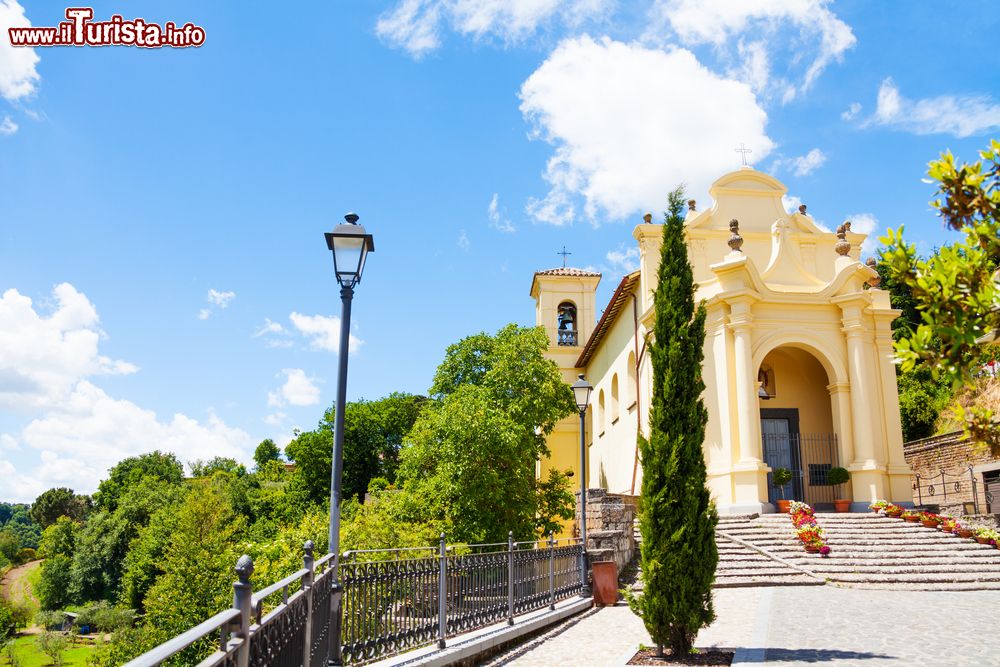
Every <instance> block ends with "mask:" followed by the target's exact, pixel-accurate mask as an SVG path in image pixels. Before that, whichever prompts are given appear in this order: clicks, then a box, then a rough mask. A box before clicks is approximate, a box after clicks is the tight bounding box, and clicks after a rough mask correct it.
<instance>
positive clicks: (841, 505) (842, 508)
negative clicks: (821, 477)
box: [826, 467, 851, 512]
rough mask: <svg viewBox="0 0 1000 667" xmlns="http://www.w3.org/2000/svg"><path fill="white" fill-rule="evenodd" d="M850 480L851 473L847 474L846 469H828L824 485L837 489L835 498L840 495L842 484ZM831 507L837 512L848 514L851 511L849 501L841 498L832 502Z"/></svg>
mask: <svg viewBox="0 0 1000 667" xmlns="http://www.w3.org/2000/svg"><path fill="white" fill-rule="evenodd" d="M850 479H851V473H849V472H847V468H840V467H836V468H830V471H829V472H827V473H826V483H827V484H829V485H830V486H835V487H837V493H836V495H837V496H839V495H840V492H841V490H842V486H843V484H845V483H846V482H847V481H848V480H850ZM833 505H834V507H836V508H837V511H838V512H848V511H850V509H851V501H850V500H845V499H843V498H837V499H836V500H834V501H833Z"/></svg>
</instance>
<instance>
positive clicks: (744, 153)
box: [734, 141, 753, 167]
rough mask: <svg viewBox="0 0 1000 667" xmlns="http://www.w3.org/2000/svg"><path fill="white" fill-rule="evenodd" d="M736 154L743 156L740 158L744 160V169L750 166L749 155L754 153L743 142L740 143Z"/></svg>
mask: <svg viewBox="0 0 1000 667" xmlns="http://www.w3.org/2000/svg"><path fill="white" fill-rule="evenodd" d="M734 152H736V153H740V154H741V155H740V158H742V160H743V166H744V167H748V166H750V165H748V164H747V155H748V154H749V153H753V151H752V150H750V149H749V148H747V147H746V145H745V144H744V143H743V142H742V141H741V142H740V147H739V148H737V149H736V150H735V151H734Z"/></svg>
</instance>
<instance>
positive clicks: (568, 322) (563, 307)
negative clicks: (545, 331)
mask: <svg viewBox="0 0 1000 667" xmlns="http://www.w3.org/2000/svg"><path fill="white" fill-rule="evenodd" d="M557 318H558V320H559V326H558V327H557V329H556V331H557V333H558V337H559V344H560V345H577V338H578V337H577V326H576V305H574V304H573V302H571V301H563V302H562V303H560V304H559V308H558V309H557Z"/></svg>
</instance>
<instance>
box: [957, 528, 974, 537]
mask: <svg viewBox="0 0 1000 667" xmlns="http://www.w3.org/2000/svg"><path fill="white" fill-rule="evenodd" d="M955 534H956V535H958V536H959V537H964V538H965V539H969V538H970V537H972V531H971V530H966V529H965V528H961V529H959V530H956V531H955Z"/></svg>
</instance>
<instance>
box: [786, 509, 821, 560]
mask: <svg viewBox="0 0 1000 667" xmlns="http://www.w3.org/2000/svg"><path fill="white" fill-rule="evenodd" d="M789 516H790V517H791V519H792V525H793V526H794V527H795V536H796V537H798V538H799V539H800V540H801V541H802V543H803V544H804V545H805V546H806V547H812V548H814V549H818V550H819V553H820V555H822V556H823V557H824V558H825V557H826V556H829V555H830V547H829V546H828V545H827V543H826V535H825V534H824V533H823V528H822V527H821V526H820V525H819V524H818V523H817V522H816V516H815V513H814V512H813V508H812V507H810V506H809V505H807V504H806V503H803V502H798V501H793V502H792V504H791V506H790V507H789Z"/></svg>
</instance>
